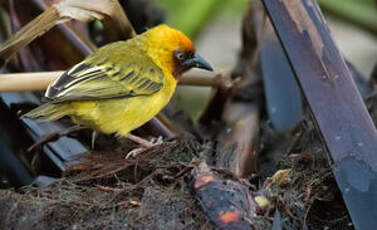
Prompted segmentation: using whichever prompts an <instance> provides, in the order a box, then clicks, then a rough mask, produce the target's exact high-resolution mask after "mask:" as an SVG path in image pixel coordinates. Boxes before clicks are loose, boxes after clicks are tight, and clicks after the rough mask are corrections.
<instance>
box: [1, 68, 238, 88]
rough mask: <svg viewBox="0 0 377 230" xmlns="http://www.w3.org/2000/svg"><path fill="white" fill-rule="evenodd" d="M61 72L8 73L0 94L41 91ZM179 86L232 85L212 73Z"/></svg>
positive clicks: (185, 79) (187, 77) (189, 76)
mask: <svg viewBox="0 0 377 230" xmlns="http://www.w3.org/2000/svg"><path fill="white" fill-rule="evenodd" d="M62 73H63V71H53V72H36V73H9V74H1V75H0V92H20V91H42V90H46V88H47V87H48V85H49V84H50V83H51V82H52V81H54V80H55V79H56V78H57V77H59V76H60V75H61V74H62ZM179 84H180V85H186V86H207V87H215V88H231V87H232V85H233V83H232V82H231V81H230V80H228V79H226V78H223V77H221V76H220V74H214V73H197V72H193V73H189V74H187V75H185V76H184V77H182V79H181V81H180V82H179Z"/></svg>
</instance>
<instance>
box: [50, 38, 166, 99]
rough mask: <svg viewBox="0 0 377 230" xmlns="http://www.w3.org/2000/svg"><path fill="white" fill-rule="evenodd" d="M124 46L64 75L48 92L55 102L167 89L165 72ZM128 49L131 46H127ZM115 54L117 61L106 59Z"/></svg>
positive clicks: (151, 92) (104, 97) (91, 58)
mask: <svg viewBox="0 0 377 230" xmlns="http://www.w3.org/2000/svg"><path fill="white" fill-rule="evenodd" d="M123 48H124V47H122V46H118V47H117V46H116V45H115V46H114V45H113V46H110V47H107V50H105V51H106V53H104V50H103V49H100V50H98V52H96V54H95V55H93V56H91V57H89V58H88V59H87V60H86V61H83V62H81V63H79V64H77V65H75V66H73V67H72V68H71V69H69V70H67V71H66V72H64V74H62V75H61V76H60V77H59V78H58V79H57V80H55V82H53V83H52V84H51V85H50V86H49V88H48V89H47V91H46V94H45V97H47V98H48V99H49V100H51V101H52V102H63V101H80V100H100V99H109V98H126V97H136V96H146V95H151V94H154V93H156V92H158V91H159V90H160V89H161V88H162V86H163V78H164V74H163V71H162V70H161V69H160V68H159V67H158V66H157V65H156V64H155V63H154V62H153V61H152V60H151V59H150V58H149V57H148V56H145V55H142V53H141V52H140V51H138V50H135V49H130V50H128V53H127V51H126V52H124V51H125V50H124V49H123ZM125 48H127V46H126V47H125ZM108 52H110V54H109V53H108ZM106 55H107V56H108V55H113V56H112V57H115V58H112V59H111V58H108V59H106V58H104V57H106Z"/></svg>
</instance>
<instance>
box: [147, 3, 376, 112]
mask: <svg viewBox="0 0 377 230" xmlns="http://www.w3.org/2000/svg"><path fill="white" fill-rule="evenodd" d="M154 1H155V2H156V3H157V4H159V5H160V6H162V7H163V8H164V9H165V11H166V16H167V23H168V24H169V25H171V26H174V27H175V28H178V29H180V30H181V31H183V32H184V33H185V34H186V35H188V36H189V37H190V38H191V39H193V40H195V43H196V46H197V50H198V52H199V53H200V54H201V55H202V56H203V57H205V58H206V59H207V60H209V62H210V63H211V64H212V65H213V66H214V67H215V69H219V68H220V69H224V68H232V67H233V66H234V64H235V62H236V58H237V54H238V51H239V49H240V48H241V45H240V29H241V20H242V17H243V15H244V12H245V11H246V9H247V6H248V3H249V0H179V1H177V0H154ZM318 2H319V4H320V6H321V9H322V11H323V12H324V13H325V17H326V19H327V21H328V24H329V27H330V29H331V31H332V34H333V37H334V39H335V41H336V43H337V45H338V46H339V48H340V50H341V51H342V52H343V53H344V55H345V56H346V57H347V58H348V60H350V61H351V62H352V63H353V64H355V66H356V67H357V69H358V70H359V71H360V72H361V73H362V74H364V75H365V76H366V77H369V75H370V72H371V71H372V68H373V66H374V65H375V64H376V63H377V40H376V38H377V1H376V0H318ZM219 47H220V48H219ZM209 93H210V89H208V88H203V87H179V90H178V92H177V94H176V96H175V99H176V101H177V102H178V103H179V104H180V105H181V107H182V108H183V109H184V110H185V111H187V112H189V114H190V115H191V116H192V117H193V118H194V119H195V118H197V117H198V115H199V113H200V111H201V109H202V108H203V107H204V106H205V105H206V103H207V100H208V96H209Z"/></svg>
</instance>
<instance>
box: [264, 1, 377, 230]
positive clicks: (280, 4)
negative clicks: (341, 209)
mask: <svg viewBox="0 0 377 230" xmlns="http://www.w3.org/2000/svg"><path fill="white" fill-rule="evenodd" d="M263 3H264V6H265V8H266V10H267V13H268V14H269V17H270V19H271V21H272V23H273V26H274V28H275V30H276V32H277V35H278V36H279V39H280V41H281V43H282V45H283V48H284V50H285V53H286V55H287V57H288V59H289V62H290V65H291V67H292V69H293V70H294V73H295V75H296V78H297V80H298V82H299V84H300V87H301V88H302V90H303V92H304V95H305V97H306V99H307V101H308V103H309V105H310V108H311V110H312V112H313V115H314V119H315V121H316V123H317V125H318V128H319V130H320V132H321V134H322V137H323V139H324V141H325V143H326V146H327V148H328V151H329V153H330V155H331V158H332V160H333V162H332V163H331V167H332V169H333V173H334V175H335V177H336V180H337V183H338V186H339V188H340V190H341V192H342V194H343V198H344V200H345V202H346V205H347V207H348V210H349V213H350V215H351V218H352V220H353V224H354V226H355V228H356V229H375V226H376V225H377V212H376V211H372V210H377V173H376V172H377V132H376V128H375V126H374V124H373V122H372V120H371V118H370V116H369V113H368V111H367V109H366V107H365V104H364V102H363V100H362V97H361V96H360V94H359V92H358V90H357V88H356V85H355V82H354V81H353V79H352V75H351V73H350V71H349V69H348V67H347V66H346V64H345V62H344V60H343V58H342V57H341V55H340V52H339V50H338V49H337V47H336V45H335V43H334V41H333V39H332V38H331V35H330V31H329V29H328V27H327V25H326V21H325V19H324V17H323V15H322V12H321V10H320V9H319V7H318V5H317V3H316V1H314V0H279V1H276V0H263Z"/></svg>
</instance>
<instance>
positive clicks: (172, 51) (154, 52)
mask: <svg viewBox="0 0 377 230" xmlns="http://www.w3.org/2000/svg"><path fill="white" fill-rule="evenodd" d="M142 36H144V37H145V38H146V39H145V47H146V51H147V54H148V55H149V56H150V57H151V58H152V59H153V61H155V62H156V64H157V65H159V66H160V68H162V69H164V70H166V71H168V72H170V73H172V75H173V76H174V77H175V78H176V79H179V77H180V76H181V75H182V74H183V73H184V72H185V71H187V70H189V69H191V68H201V69H206V70H210V71H212V67H211V66H210V65H209V64H208V63H207V62H206V61H205V60H204V59H203V58H202V57H201V56H199V55H198V54H196V53H195V46H194V44H193V43H192V42H191V40H190V39H189V38H188V37H187V36H186V35H184V34H183V33H182V32H181V31H178V30H176V29H173V28H170V27H169V26H167V25H160V26H156V27H154V28H153V29H150V30H148V31H147V32H145V33H144V34H143V35H142Z"/></svg>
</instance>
